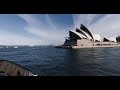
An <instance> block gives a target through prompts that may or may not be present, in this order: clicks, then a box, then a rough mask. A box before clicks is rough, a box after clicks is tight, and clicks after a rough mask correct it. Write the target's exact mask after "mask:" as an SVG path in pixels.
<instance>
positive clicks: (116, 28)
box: [0, 14, 120, 45]
mask: <svg viewBox="0 0 120 90" xmlns="http://www.w3.org/2000/svg"><path fill="white" fill-rule="evenodd" d="M80 24H83V25H85V26H86V27H88V29H89V30H90V31H91V32H92V33H93V34H99V35H100V36H101V37H108V38H109V37H117V36H118V35H120V14H0V45H49V44H53V45H60V44H63V43H64V41H65V37H68V35H69V30H75V28H80Z"/></svg>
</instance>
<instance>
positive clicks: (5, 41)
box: [0, 32, 43, 45]
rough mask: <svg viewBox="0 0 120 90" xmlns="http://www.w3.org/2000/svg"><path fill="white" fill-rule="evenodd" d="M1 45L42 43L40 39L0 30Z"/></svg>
mask: <svg viewBox="0 0 120 90" xmlns="http://www.w3.org/2000/svg"><path fill="white" fill-rule="evenodd" d="M0 33H1V35H0V43H1V45H36V44H37V45H38V44H42V43H43V42H42V41H41V40H35V39H32V38H28V37H25V36H20V35H14V34H10V33H8V32H0Z"/></svg>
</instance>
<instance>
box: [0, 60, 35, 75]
mask: <svg viewBox="0 0 120 90" xmlns="http://www.w3.org/2000/svg"><path fill="white" fill-rule="evenodd" d="M0 76H37V75H36V74H34V73H32V72H31V71H30V70H28V69H26V68H24V67H23V66H20V65H18V64H16V63H13V62H11V61H8V60H0Z"/></svg>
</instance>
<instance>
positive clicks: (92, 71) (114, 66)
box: [0, 46, 120, 76]
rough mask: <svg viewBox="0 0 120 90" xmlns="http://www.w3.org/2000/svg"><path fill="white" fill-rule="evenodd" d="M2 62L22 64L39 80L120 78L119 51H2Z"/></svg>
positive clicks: (28, 48)
mask: <svg viewBox="0 0 120 90" xmlns="http://www.w3.org/2000/svg"><path fill="white" fill-rule="evenodd" d="M0 58H1V59H7V60H9V61H13V62H15V63H17V64H20V65H22V66H24V67H26V68H28V69H30V70H31V71H32V72H34V73H36V74H37V75H38V76H120V48H119V47H114V48H87V49H84V48H83V49H63V48H55V47H52V46H50V47H49V46H48V47H41V46H35V47H17V48H14V47H8V48H5V47H3V48H0Z"/></svg>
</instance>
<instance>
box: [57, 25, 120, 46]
mask: <svg viewBox="0 0 120 90" xmlns="http://www.w3.org/2000/svg"><path fill="white" fill-rule="evenodd" d="M116 46H120V45H119V44H118V43H117V42H116V38H109V39H107V38H104V39H103V41H102V40H101V37H100V35H99V34H92V33H91V32H90V30H89V29H88V28H87V27H85V26H84V25H82V24H81V26H80V29H78V28H76V30H74V31H69V39H66V41H65V42H64V44H63V45H61V46H57V47H63V48H64V47H65V48H91V47H116Z"/></svg>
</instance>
